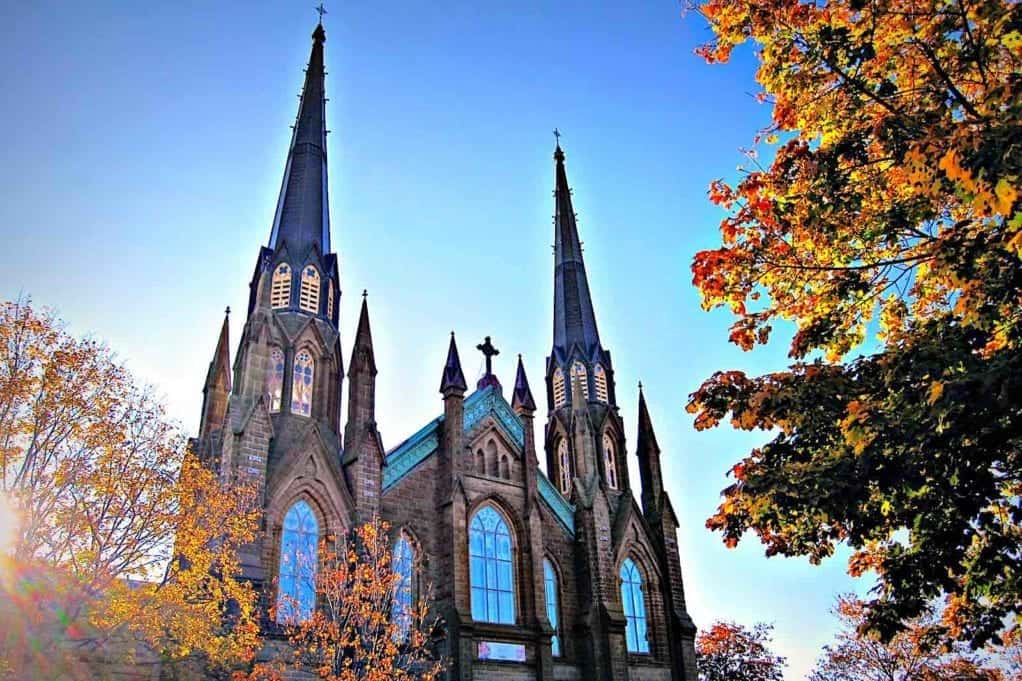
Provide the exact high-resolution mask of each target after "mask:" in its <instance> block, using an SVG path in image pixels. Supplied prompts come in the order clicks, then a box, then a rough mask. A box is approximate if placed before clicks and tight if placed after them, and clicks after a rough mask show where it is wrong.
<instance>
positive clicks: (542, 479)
mask: <svg viewBox="0 0 1022 681" xmlns="http://www.w3.org/2000/svg"><path fill="white" fill-rule="evenodd" d="M538 487H539V496H540V498H541V499H543V501H544V502H546V505H547V506H548V507H549V508H550V510H551V511H553V512H554V517H555V518H557V520H559V521H560V523H561V525H563V526H564V529H566V530H567V531H568V534H570V535H571V536H572V537H574V536H575V507H574V506H572V505H571V504H569V503H568V500H567V499H565V498H564V497H563V496H561V493H560V492H558V491H557V489H556V488H555V487H554V483H552V482H550V480H548V479H547V477H546V476H545V475H543V473H542V471H540V473H539V478H538Z"/></svg>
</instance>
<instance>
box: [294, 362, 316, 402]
mask: <svg viewBox="0 0 1022 681" xmlns="http://www.w3.org/2000/svg"><path fill="white" fill-rule="evenodd" d="M315 372H316V362H315V360H313V359H312V353H310V352H309V351H308V350H300V351H298V352H297V353H296V354H295V361H294V375H293V376H292V378H291V413H292V414H299V415H301V416H312V386H313V384H314V383H313V381H314V379H315Z"/></svg>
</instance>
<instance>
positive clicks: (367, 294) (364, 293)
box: [362, 288, 369, 299]
mask: <svg viewBox="0 0 1022 681" xmlns="http://www.w3.org/2000/svg"><path fill="white" fill-rule="evenodd" d="M368 297H369V289H365V288H364V289H362V298H363V299H365V298H368Z"/></svg>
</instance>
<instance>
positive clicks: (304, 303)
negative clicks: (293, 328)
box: [298, 265, 319, 314]
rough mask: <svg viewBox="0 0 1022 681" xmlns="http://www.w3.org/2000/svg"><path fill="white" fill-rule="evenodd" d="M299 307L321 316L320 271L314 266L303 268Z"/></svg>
mask: <svg viewBox="0 0 1022 681" xmlns="http://www.w3.org/2000/svg"><path fill="white" fill-rule="evenodd" d="M298 307H299V308H301V309H302V310H305V311H306V312H311V313H312V314H319V270H317V269H316V268H315V266H313V265H306V266H305V267H303V268H302V288H301V289H300V290H299V293H298Z"/></svg>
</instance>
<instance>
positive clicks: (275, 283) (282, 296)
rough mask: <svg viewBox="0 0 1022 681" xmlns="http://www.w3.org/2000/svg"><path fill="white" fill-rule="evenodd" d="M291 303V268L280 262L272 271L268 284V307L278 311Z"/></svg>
mask: <svg viewBox="0 0 1022 681" xmlns="http://www.w3.org/2000/svg"><path fill="white" fill-rule="evenodd" d="M290 303H291V267H290V266H289V265H288V264H287V263H286V262H282V263H280V264H279V265H277V268H276V269H275V270H273V279H272V280H271V283H270V307H272V308H273V309H274V310H278V309H280V308H282V307H287V306H288V305H289V304H290Z"/></svg>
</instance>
